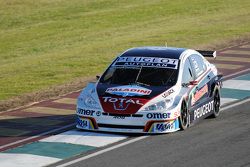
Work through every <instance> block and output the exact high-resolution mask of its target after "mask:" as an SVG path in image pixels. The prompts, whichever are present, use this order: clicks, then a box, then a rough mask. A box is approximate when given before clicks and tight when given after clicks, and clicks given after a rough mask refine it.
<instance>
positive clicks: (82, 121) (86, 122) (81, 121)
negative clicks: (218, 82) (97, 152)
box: [77, 118, 89, 129]
mask: <svg viewBox="0 0 250 167" xmlns="http://www.w3.org/2000/svg"><path fill="white" fill-rule="evenodd" d="M77 125H79V126H80V127H82V128H84V129H89V120H87V119H81V118H78V119H77Z"/></svg>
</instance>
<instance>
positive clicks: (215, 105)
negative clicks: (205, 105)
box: [214, 93, 220, 114]
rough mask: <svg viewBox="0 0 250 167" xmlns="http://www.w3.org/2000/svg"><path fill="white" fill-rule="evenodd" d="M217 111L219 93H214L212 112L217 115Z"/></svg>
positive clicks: (218, 108)
mask: <svg viewBox="0 0 250 167" xmlns="http://www.w3.org/2000/svg"><path fill="white" fill-rule="evenodd" d="M219 110H220V96H219V93H216V94H215V96H214V112H215V113H216V114H218V113H219Z"/></svg>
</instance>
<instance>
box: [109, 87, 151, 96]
mask: <svg viewBox="0 0 250 167" xmlns="http://www.w3.org/2000/svg"><path fill="white" fill-rule="evenodd" d="M105 92H106V93H109V94H113V95H118V96H123V97H126V96H144V95H149V94H150V93H151V92H152V90H150V89H146V88H143V87H140V86H137V85H127V86H117V87H112V88H108V89H107V90H106V91H105Z"/></svg>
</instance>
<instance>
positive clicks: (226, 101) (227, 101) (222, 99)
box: [220, 98, 239, 105]
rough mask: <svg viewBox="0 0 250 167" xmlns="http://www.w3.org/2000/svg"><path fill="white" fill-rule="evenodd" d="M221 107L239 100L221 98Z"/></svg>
mask: <svg viewBox="0 0 250 167" xmlns="http://www.w3.org/2000/svg"><path fill="white" fill-rule="evenodd" d="M220 100H221V105H224V104H226V103H230V102H233V101H236V100H239V99H233V98H221V99H220Z"/></svg>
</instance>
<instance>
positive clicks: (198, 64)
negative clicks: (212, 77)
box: [190, 55, 207, 77]
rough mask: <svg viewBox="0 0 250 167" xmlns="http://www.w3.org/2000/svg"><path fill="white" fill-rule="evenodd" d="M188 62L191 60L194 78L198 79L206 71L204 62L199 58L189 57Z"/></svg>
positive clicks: (196, 56) (195, 56)
mask: <svg viewBox="0 0 250 167" xmlns="http://www.w3.org/2000/svg"><path fill="white" fill-rule="evenodd" d="M190 60H191V63H192V67H193V69H194V72H195V75H196V77H199V76H200V75H201V74H202V73H204V72H205V71H206V69H207V66H206V64H205V63H204V60H203V58H202V57H201V56H199V55H191V56H190Z"/></svg>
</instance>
